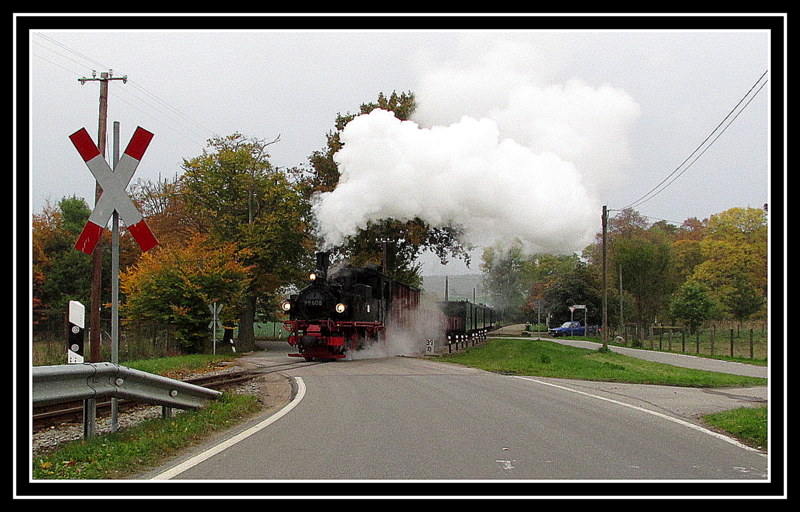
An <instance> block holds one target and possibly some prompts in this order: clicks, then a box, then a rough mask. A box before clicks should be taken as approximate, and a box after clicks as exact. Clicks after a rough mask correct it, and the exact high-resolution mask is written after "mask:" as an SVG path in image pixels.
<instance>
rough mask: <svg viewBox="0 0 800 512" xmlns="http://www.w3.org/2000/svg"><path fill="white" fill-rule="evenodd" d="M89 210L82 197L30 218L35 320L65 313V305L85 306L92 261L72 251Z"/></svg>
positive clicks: (62, 201) (48, 206)
mask: <svg viewBox="0 0 800 512" xmlns="http://www.w3.org/2000/svg"><path fill="white" fill-rule="evenodd" d="M90 213H91V210H90V209H89V206H88V205H87V204H86V201H85V200H84V199H83V198H79V197H76V196H72V197H64V198H62V199H61V200H60V201H59V202H58V205H57V206H56V207H53V206H51V205H49V204H48V205H47V206H45V208H44V210H43V212H42V213H41V214H36V215H34V216H33V223H32V228H33V230H32V242H33V249H32V255H33V301H34V304H33V308H34V319H35V320H36V319H39V318H42V317H43V316H44V315H46V314H47V313H46V311H47V310H64V309H65V308H66V304H67V302H69V301H70V300H77V301H80V302H83V303H84V304H87V303H88V301H89V294H90V291H91V273H92V270H91V269H92V262H91V258H90V257H89V256H87V255H86V254H84V253H82V252H80V251H77V250H75V247H74V246H75V241H76V240H77V239H78V235H79V234H80V232H81V230H82V229H83V226H84V225H85V224H86V221H87V219H88V218H89V215H90Z"/></svg>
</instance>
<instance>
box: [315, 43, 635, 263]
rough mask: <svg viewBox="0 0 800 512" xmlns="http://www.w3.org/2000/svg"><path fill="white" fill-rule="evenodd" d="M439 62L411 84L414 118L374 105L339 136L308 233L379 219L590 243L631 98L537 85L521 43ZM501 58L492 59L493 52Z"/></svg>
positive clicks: (563, 245) (619, 155)
mask: <svg viewBox="0 0 800 512" xmlns="http://www.w3.org/2000/svg"><path fill="white" fill-rule="evenodd" d="M499 44H500V46H501V49H502V50H503V52H501V53H500V54H496V55H495V57H496V58H492V54H491V53H490V52H487V53H485V54H483V55H480V54H472V55H471V57H472V58H471V59H470V60H469V62H470V64H469V65H465V66H460V65H459V64H458V62H454V63H450V64H448V65H444V66H443V65H439V66H437V67H435V68H431V67H429V69H435V70H436V71H435V72H432V73H429V74H428V75H426V76H424V77H423V78H422V79H421V82H420V87H419V88H418V89H417V90H416V91H415V94H416V97H417V101H418V104H419V106H418V109H417V112H416V114H415V117H414V120H411V121H400V120H398V119H397V118H395V117H394V115H393V114H392V113H391V112H387V111H383V110H374V111H373V112H371V113H370V114H365V115H361V116H358V117H356V118H355V119H354V120H352V121H351V122H350V123H348V124H347V126H346V127H345V129H344V131H343V132H342V134H341V137H342V139H341V140H342V142H343V143H344V147H343V149H341V150H340V151H339V152H338V153H336V155H335V156H334V158H335V160H336V162H337V164H338V165H339V170H340V172H341V178H340V181H339V184H338V186H337V187H336V189H335V190H333V191H331V192H328V193H324V194H321V195H320V196H318V197H317V201H316V203H315V206H314V210H315V214H316V218H317V221H318V228H319V231H320V234H321V235H322V236H323V238H324V240H325V241H326V243H327V244H328V245H331V246H332V245H336V244H338V243H340V242H342V241H343V239H344V238H346V237H347V236H349V235H353V234H355V233H356V232H357V230H358V228H361V227H364V226H365V225H366V223H367V222H368V221H375V220H379V219H383V218H388V217H391V218H395V219H400V220H410V219H413V218H415V217H419V218H421V219H423V220H424V221H426V222H428V223H429V224H431V225H433V226H445V225H448V224H450V223H452V224H456V225H461V226H463V227H464V228H465V232H466V240H465V242H468V243H471V244H473V245H476V246H479V247H481V246H483V247H485V246H488V245H492V244H497V243H501V244H502V243H503V242H506V241H510V240H514V239H515V238H519V239H520V240H521V241H522V242H523V244H524V245H525V248H526V249H527V250H528V251H530V252H547V253H567V252H571V251H573V250H580V249H582V248H583V247H585V246H586V245H587V244H589V243H591V241H592V240H593V238H594V234H595V233H596V232H597V229H598V225H599V221H600V212H601V198H602V197H603V193H604V191H605V190H606V187H610V186H614V185H616V184H617V183H618V181H619V179H620V177H621V176H622V175H623V173H624V170H625V168H626V166H627V165H628V164H629V161H630V159H629V155H628V152H629V149H628V143H627V137H628V132H629V130H630V128H631V126H632V123H633V122H634V121H635V120H636V119H637V117H638V114H639V107H638V105H637V104H636V103H635V102H634V101H633V100H632V99H631V98H630V97H629V96H628V95H627V94H626V93H625V92H624V91H622V90H620V89H616V88H614V87H611V86H608V85H602V86H600V87H592V86H590V85H588V84H586V83H585V82H583V81H581V80H579V79H569V80H566V81H564V83H540V82H539V81H540V80H542V76H551V75H552V73H537V71H538V69H537V68H536V66H535V62H534V63H531V62H527V61H526V62H525V63H524V64H525V65H521V64H520V60H519V58H517V57H520V58H521V57H522V56H525V58H526V59H530V58H531V57H530V55H531V52H525V51H524V50H525V48H524V47H520V46H518V45H517V46H509V45H508V44H502V43H499ZM498 55H500V56H502V58H500V57H498Z"/></svg>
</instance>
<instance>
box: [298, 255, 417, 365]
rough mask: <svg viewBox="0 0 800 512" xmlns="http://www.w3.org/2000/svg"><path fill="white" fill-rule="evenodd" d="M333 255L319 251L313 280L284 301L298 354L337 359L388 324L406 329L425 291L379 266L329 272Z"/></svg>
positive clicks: (381, 335)
mask: <svg viewBox="0 0 800 512" xmlns="http://www.w3.org/2000/svg"><path fill="white" fill-rule="evenodd" d="M329 263H330V260H329V254H328V253H327V252H320V253H317V265H316V270H315V271H314V272H312V273H311V274H309V280H310V284H309V285H308V286H307V287H306V288H304V289H302V290H301V291H300V292H299V293H298V294H296V295H292V296H291V297H290V298H289V300H287V301H286V302H284V303H283V310H284V311H285V312H287V313H288V314H289V320H288V321H286V322H284V327H285V328H286V329H287V330H288V331H289V333H290V334H289V339H288V341H289V344H290V345H292V346H293V347H296V348H297V353H294V354H289V355H290V356H293V357H304V358H305V359H306V360H307V361H311V360H313V359H320V360H333V359H342V358H344V357H346V355H347V352H348V351H355V350H360V349H362V348H365V347H366V346H368V345H370V344H372V343H374V342H376V341H379V340H382V339H384V337H385V336H386V327H387V325H392V326H393V327H394V326H397V327H400V328H402V327H404V326H406V325H408V323H409V322H410V321H411V315H412V314H413V312H414V311H415V310H416V308H417V307H418V306H419V298H420V291H419V290H418V289H417V288H414V287H411V286H408V285H406V284H403V283H400V282H398V281H395V280H393V279H390V278H389V277H387V276H385V275H384V274H382V273H381V272H380V269H379V267H378V266H377V265H366V266H364V267H352V266H344V267H342V268H341V269H339V270H337V271H335V272H332V273H331V274H330V275H329V274H328V267H329Z"/></svg>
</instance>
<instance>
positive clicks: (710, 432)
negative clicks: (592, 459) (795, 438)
mask: <svg viewBox="0 0 800 512" xmlns="http://www.w3.org/2000/svg"><path fill="white" fill-rule="evenodd" d="M515 378H517V379H522V380H528V381H531V382H536V383H538V384H544V385H545V386H550V387H554V388H558V389H563V390H565V391H571V392H573V393H577V394H579V395H584V396H588V397H592V398H596V399H598V400H604V401H606V402H611V403H613V404H617V405H621V406H623V407H628V408H630V409H635V410H637V411H641V412H645V413H647V414H652V415H653V416H658V417H659V418H663V419H665V420H668V421H672V422H674V423H677V424H679V425H683V426H685V427H689V428H692V429H694V430H697V431H700V432H703V433H705V434H708V435H710V436H713V437H716V438H717V439H721V440H723V441H725V442H727V443H730V444H732V445H734V446H738V447H740V448H744V449H745V450H749V451H752V452H756V453H759V454H760V455H762V456H765V455H764V454H763V453H762V452H760V451H759V450H756V449H755V448H751V447H750V446H747V445H745V444H742V443H740V442H739V441H737V440H736V439H732V438H730V437H728V436H725V435H722V434H719V433H717V432H714V431H713V430H708V429H707V428H703V427H701V426H700V425H695V424H694V423H690V422H688V421H684V420H681V419H679V418H674V417H672V416H669V415H666V414H662V413H660V412H656V411H651V410H650V409H645V408H644V407H638V406H636V405H631V404H626V403H625V402H620V401H618V400H613V399H611V398H606V397H602V396H599V395H593V394H591V393H587V392H585V391H579V390H577V389H572V388H568V387H566V386H559V385H558V384H553V383H551V382H544V381H541V380H538V379H532V378H530V377H521V376H515Z"/></svg>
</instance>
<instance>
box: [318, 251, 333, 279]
mask: <svg viewBox="0 0 800 512" xmlns="http://www.w3.org/2000/svg"><path fill="white" fill-rule="evenodd" d="M329 262H330V253H329V252H318V253H317V273H318V274H319V276H320V277H322V278H326V277H328V263H329Z"/></svg>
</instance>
